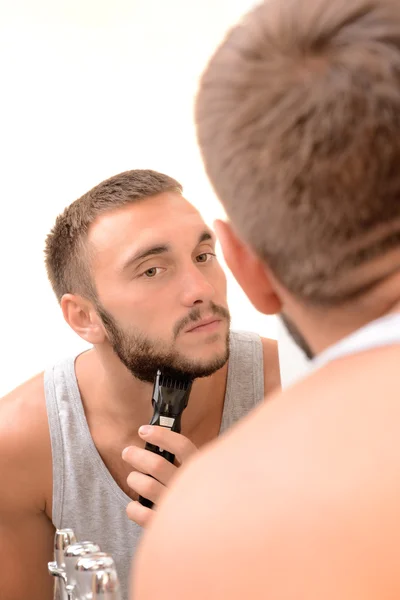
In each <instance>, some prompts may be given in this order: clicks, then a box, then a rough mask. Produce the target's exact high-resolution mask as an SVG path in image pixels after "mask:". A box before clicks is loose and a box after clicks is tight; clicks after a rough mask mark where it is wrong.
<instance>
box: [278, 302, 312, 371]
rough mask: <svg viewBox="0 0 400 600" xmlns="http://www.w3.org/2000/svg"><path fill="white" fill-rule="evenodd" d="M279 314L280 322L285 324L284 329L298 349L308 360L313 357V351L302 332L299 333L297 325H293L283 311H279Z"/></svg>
mask: <svg viewBox="0 0 400 600" xmlns="http://www.w3.org/2000/svg"><path fill="white" fill-rule="evenodd" d="M279 316H280V318H281V321H282V323H283V324H284V326H285V329H286V331H287V332H288V334H289V336H290V337H291V338H292V340H293V341H294V343H295V344H296V346H298V347H299V348H300V350H301V351H302V352H303V353H304V354H305V355H306V357H307V358H308V359H309V360H311V359H312V358H314V356H315V354H314V352H313V351H312V349H311V348H310V346H309V344H308V342H307V341H306V339H305V338H304V336H303V334H302V333H300V331H299V329H298V328H297V325H295V324H294V323H293V321H292V320H291V319H290V318H289V317H288V316H287V315H285V313H281V314H280V315H279Z"/></svg>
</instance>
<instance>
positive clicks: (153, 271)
mask: <svg viewBox="0 0 400 600" xmlns="http://www.w3.org/2000/svg"><path fill="white" fill-rule="evenodd" d="M157 272H158V267H151V269H147V271H145V272H144V273H143V275H144V276H145V277H148V278H151V277H155V276H156V275H157Z"/></svg>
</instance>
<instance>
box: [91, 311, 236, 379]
mask: <svg viewBox="0 0 400 600" xmlns="http://www.w3.org/2000/svg"><path fill="white" fill-rule="evenodd" d="M210 308H211V312H212V314H213V315H216V316H221V317H223V318H224V319H225V320H226V321H227V322H228V324H229V323H230V314H229V311H228V310H227V309H226V308H225V307H223V306H218V305H216V304H214V303H213V302H211V303H210ZM97 312H98V314H99V316H100V317H101V319H102V321H103V325H104V327H105V329H106V331H107V334H108V339H109V342H110V344H111V347H112V349H113V351H114V352H115V354H116V355H117V356H118V358H119V359H120V361H121V362H122V363H123V364H124V365H125V367H126V368H127V369H128V370H129V371H130V372H131V373H132V375H133V376H134V377H136V378H137V379H140V380H141V381H145V382H148V383H153V382H154V379H155V377H156V374H157V370H158V369H160V371H161V372H162V373H163V374H165V375H168V376H170V377H172V378H174V379H182V378H190V379H196V378H198V377H208V376H209V375H212V374H213V373H215V372H216V371H218V370H219V369H221V368H222V367H223V366H224V365H225V363H226V362H227V360H228V358H229V327H228V332H227V335H226V340H225V349H224V351H223V352H221V353H220V354H218V355H216V356H214V357H213V358H211V359H209V360H208V361H201V359H197V360H195V359H190V358H188V357H185V356H184V355H182V354H181V353H180V352H179V351H178V350H177V349H176V348H174V342H175V340H176V339H177V337H178V335H179V333H180V332H181V331H182V330H183V329H184V328H185V327H186V326H187V325H189V324H190V323H191V322H196V321H199V320H200V319H201V318H202V316H201V311H200V309H199V308H197V307H196V308H193V309H192V310H191V311H190V313H189V314H188V315H187V316H186V317H184V318H183V319H181V320H180V321H179V322H178V323H177V324H176V325H175V327H174V329H173V342H172V343H171V344H168V343H166V342H164V341H162V340H160V339H158V340H157V339H151V338H149V337H148V336H146V335H145V334H144V333H143V331H140V330H139V329H138V328H130V329H129V330H127V329H124V328H122V327H121V326H120V325H119V324H118V323H117V322H116V320H115V319H114V317H113V316H112V315H111V314H110V313H109V312H108V311H106V310H105V309H104V307H102V306H101V305H100V304H99V303H98V302H97ZM203 312H204V311H203Z"/></svg>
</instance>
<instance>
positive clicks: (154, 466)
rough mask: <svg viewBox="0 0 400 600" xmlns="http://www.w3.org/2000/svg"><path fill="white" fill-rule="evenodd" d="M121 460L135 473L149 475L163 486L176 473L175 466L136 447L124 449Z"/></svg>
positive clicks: (161, 457)
mask: <svg viewBox="0 0 400 600" xmlns="http://www.w3.org/2000/svg"><path fill="white" fill-rule="evenodd" d="M122 458H123V460H124V461H125V462H127V463H128V464H130V465H131V467H133V468H134V469H135V470H136V471H140V472H141V473H144V474H145V475H151V476H152V477H154V478H155V479H157V481H159V482H160V483H162V484H163V485H168V482H169V481H170V480H171V478H172V477H173V475H174V473H175V471H176V466H175V465H172V464H171V463H170V462H168V460H166V459H165V458H164V457H163V456H160V455H159V454H156V453H155V452H150V451H149V450H145V449H144V448H138V447H137V446H129V447H128V448H125V450H124V451H123V453H122Z"/></svg>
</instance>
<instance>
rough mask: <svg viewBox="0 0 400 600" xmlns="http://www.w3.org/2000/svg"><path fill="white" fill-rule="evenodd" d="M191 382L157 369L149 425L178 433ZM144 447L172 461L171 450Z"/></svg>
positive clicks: (173, 457) (145, 504)
mask: <svg viewBox="0 0 400 600" xmlns="http://www.w3.org/2000/svg"><path fill="white" fill-rule="evenodd" d="M192 383H193V381H192V379H189V378H186V379H183V378H182V379H175V378H173V377H170V376H168V375H164V374H163V373H161V371H160V370H158V371H157V375H156V379H155V382H154V388H153V396H152V404H153V408H154V413H153V417H152V419H151V421H150V425H159V426H161V427H167V428H168V429H170V430H171V431H175V432H176V433H180V432H181V417H182V413H183V411H184V410H185V408H186V407H187V404H188V401H189V395H190V391H191V389H192ZM145 448H146V450H150V452H154V453H155V454H158V455H159V456H162V457H164V458H165V459H167V460H168V461H169V462H170V463H172V464H173V463H174V460H175V455H174V454H172V453H171V452H167V450H163V449H162V448H159V447H158V446H154V445H153V444H149V443H147V444H146V446H145ZM139 502H140V504H142V505H143V506H147V507H148V508H152V506H153V502H151V501H150V500H147V498H143V497H142V496H139Z"/></svg>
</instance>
